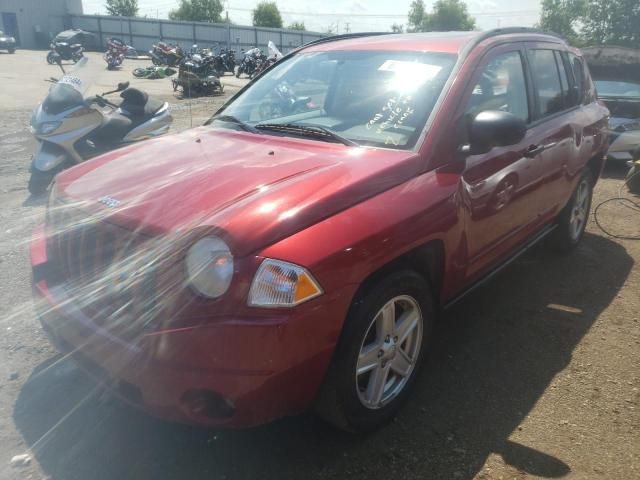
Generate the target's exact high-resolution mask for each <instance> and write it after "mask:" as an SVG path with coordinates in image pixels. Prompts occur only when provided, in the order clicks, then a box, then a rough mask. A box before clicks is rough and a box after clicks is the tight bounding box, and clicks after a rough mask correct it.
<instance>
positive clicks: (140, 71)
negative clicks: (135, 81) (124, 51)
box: [132, 67, 147, 78]
mask: <svg viewBox="0 0 640 480" xmlns="http://www.w3.org/2000/svg"><path fill="white" fill-rule="evenodd" d="M132 73H133V76H134V77H137V78H142V77H145V76H146V75H147V69H146V68H141V67H138V68H134V69H133V72H132Z"/></svg>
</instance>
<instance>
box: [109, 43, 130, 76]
mask: <svg viewBox="0 0 640 480" xmlns="http://www.w3.org/2000/svg"><path fill="white" fill-rule="evenodd" d="M127 48H128V47H127V45H126V44H125V43H124V42H123V41H122V40H120V39H118V38H109V39H107V51H106V52H105V53H104V61H105V62H107V70H114V69H116V68H118V67H119V66H120V65H122V62H124V56H125V53H126V52H127Z"/></svg>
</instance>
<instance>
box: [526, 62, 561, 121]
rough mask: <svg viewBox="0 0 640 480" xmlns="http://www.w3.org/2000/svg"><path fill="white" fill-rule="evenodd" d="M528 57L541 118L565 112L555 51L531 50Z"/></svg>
mask: <svg viewBox="0 0 640 480" xmlns="http://www.w3.org/2000/svg"><path fill="white" fill-rule="evenodd" d="M528 56H529V63H530V65H531V75H532V77H533V83H534V87H535V94H536V96H537V99H538V107H539V109H540V112H539V113H540V116H542V117H545V116H547V115H551V114H554V113H556V112H560V111H562V110H564V98H563V93H562V84H561V83H560V75H559V74H558V65H557V63H556V59H555V55H554V52H553V50H529V52H528ZM565 81H566V78H565Z"/></svg>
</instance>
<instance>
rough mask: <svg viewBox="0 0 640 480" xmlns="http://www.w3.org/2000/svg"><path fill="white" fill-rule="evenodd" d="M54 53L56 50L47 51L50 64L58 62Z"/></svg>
mask: <svg viewBox="0 0 640 480" xmlns="http://www.w3.org/2000/svg"><path fill="white" fill-rule="evenodd" d="M54 55H55V53H54V52H49V53H47V63H48V64H49V65H53V64H54V63H56V62H55V60H54Z"/></svg>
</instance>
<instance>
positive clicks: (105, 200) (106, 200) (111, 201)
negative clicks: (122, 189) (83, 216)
mask: <svg viewBox="0 0 640 480" xmlns="http://www.w3.org/2000/svg"><path fill="white" fill-rule="evenodd" d="M98 201H99V202H100V203H102V204H104V205H106V206H107V207H109V208H115V207H117V206H118V205H120V200H116V199H115V198H113V197H108V196H107V197H102V198H100V199H99V200H98Z"/></svg>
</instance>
